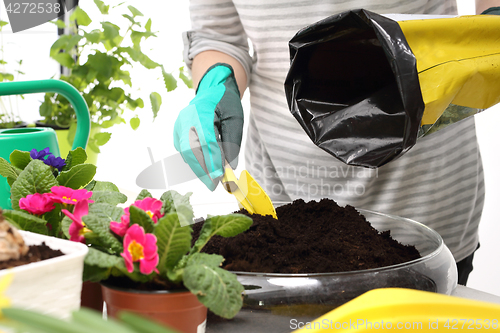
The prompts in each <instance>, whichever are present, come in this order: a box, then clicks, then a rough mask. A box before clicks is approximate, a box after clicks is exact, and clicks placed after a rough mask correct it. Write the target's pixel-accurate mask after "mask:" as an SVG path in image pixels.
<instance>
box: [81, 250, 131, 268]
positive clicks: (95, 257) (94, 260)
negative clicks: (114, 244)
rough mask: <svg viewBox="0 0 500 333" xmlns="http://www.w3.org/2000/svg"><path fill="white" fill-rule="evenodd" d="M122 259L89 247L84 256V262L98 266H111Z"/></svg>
mask: <svg viewBox="0 0 500 333" xmlns="http://www.w3.org/2000/svg"><path fill="white" fill-rule="evenodd" d="M122 261H123V258H122V257H121V256H116V255H111V254H108V253H104V252H102V251H99V250H96V249H94V248H92V247H89V252H88V253H87V255H86V256H85V260H84V262H85V264H86V265H91V266H97V267H100V268H111V267H114V266H116V265H118V264H119V263H120V262H122Z"/></svg>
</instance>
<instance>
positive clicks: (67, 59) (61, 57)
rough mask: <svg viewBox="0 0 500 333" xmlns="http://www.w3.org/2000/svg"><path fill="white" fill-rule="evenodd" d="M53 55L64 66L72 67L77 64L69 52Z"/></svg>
mask: <svg viewBox="0 0 500 333" xmlns="http://www.w3.org/2000/svg"><path fill="white" fill-rule="evenodd" d="M51 57H52V59H54V60H55V61H57V62H58V63H60V64H61V65H63V66H64V67H68V68H71V67H73V65H74V64H75V60H74V59H73V58H72V57H71V55H69V54H68V53H57V54H53V55H51Z"/></svg>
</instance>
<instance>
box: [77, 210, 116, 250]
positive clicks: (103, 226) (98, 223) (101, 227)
mask: <svg viewBox="0 0 500 333" xmlns="http://www.w3.org/2000/svg"><path fill="white" fill-rule="evenodd" d="M99 205H105V204H99ZM95 206H96V205H95V204H94V205H92V206H91V207H92V208H93V207H95ZM82 221H83V222H84V223H85V224H86V226H87V228H89V229H90V230H92V232H94V233H95V234H96V236H97V237H98V239H99V241H100V242H101V243H102V244H103V245H104V246H106V247H107V248H109V249H110V250H111V251H112V253H121V252H123V245H122V243H121V242H120V241H118V239H116V237H115V236H114V235H113V234H112V233H111V231H110V229H109V220H108V219H107V218H101V217H100V216H97V215H95V214H90V212H89V215H86V216H83V217H82Z"/></svg>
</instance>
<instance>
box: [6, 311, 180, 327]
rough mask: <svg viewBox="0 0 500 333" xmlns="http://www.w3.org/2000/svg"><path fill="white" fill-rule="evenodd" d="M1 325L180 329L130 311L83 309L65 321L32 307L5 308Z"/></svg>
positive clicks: (74, 312)
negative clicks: (113, 313)
mask: <svg viewBox="0 0 500 333" xmlns="http://www.w3.org/2000/svg"><path fill="white" fill-rule="evenodd" d="M2 315H3V317H4V318H1V319H0V328H9V330H8V331H9V332H11V331H13V332H14V331H15V332H32V333H34V332H38V333H88V332H93V333H178V331H176V330H173V329H171V328H168V327H166V326H164V325H161V324H158V323H156V322H153V321H151V320H149V319H147V318H144V317H142V316H140V315H137V314H133V313H130V312H127V311H123V312H120V314H119V315H118V320H117V319H114V318H107V319H104V318H103V316H102V313H100V312H97V311H94V310H91V309H87V308H81V309H79V310H77V311H73V313H72V314H71V318H70V319H69V320H62V319H58V318H55V317H53V316H51V315H46V314H42V313H39V312H37V311H33V310H27V309H21V308H3V309H2Z"/></svg>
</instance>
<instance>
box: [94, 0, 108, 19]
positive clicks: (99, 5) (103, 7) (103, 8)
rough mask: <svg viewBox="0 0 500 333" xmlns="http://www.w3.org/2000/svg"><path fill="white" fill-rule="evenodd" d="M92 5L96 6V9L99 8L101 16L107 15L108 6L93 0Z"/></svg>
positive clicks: (99, 0)
mask: <svg viewBox="0 0 500 333" xmlns="http://www.w3.org/2000/svg"><path fill="white" fill-rule="evenodd" d="M94 3H95V4H96V6H97V8H99V11H100V12H101V14H103V15H107V14H109V5H105V4H104V2H103V1H101V0H94Z"/></svg>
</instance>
